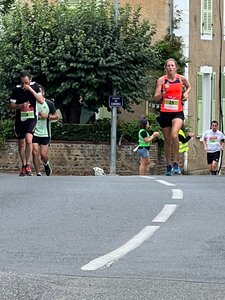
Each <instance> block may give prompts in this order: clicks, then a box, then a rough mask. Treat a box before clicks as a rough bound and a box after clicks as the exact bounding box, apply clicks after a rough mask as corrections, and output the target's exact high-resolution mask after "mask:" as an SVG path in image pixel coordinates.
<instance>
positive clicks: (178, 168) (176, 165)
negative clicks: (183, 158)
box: [173, 163, 181, 174]
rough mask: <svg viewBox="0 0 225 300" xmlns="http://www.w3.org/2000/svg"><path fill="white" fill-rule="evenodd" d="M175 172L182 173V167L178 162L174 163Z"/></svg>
mask: <svg viewBox="0 0 225 300" xmlns="http://www.w3.org/2000/svg"><path fill="white" fill-rule="evenodd" d="M173 173H174V174H181V170H180V167H179V166H178V164H177V163H174V164H173Z"/></svg>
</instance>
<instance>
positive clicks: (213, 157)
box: [207, 151, 220, 165]
mask: <svg viewBox="0 0 225 300" xmlns="http://www.w3.org/2000/svg"><path fill="white" fill-rule="evenodd" d="M219 159H220V151H216V152H213V153H209V152H207V162H208V165H211V163H212V162H213V161H216V162H217V163H218V161H219Z"/></svg>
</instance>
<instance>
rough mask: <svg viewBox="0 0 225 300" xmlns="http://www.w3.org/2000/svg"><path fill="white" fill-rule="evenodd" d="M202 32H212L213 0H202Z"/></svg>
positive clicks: (208, 33) (209, 33)
mask: <svg viewBox="0 0 225 300" xmlns="http://www.w3.org/2000/svg"><path fill="white" fill-rule="evenodd" d="M202 1H203V9H202V22H203V23H202V34H207V35H211V34H212V0H202Z"/></svg>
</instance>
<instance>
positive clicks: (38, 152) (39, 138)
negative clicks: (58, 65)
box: [32, 86, 59, 176]
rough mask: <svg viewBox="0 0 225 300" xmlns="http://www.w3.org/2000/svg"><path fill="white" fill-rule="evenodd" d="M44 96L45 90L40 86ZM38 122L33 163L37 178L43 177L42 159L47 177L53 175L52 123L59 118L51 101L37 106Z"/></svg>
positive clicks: (34, 137)
mask: <svg viewBox="0 0 225 300" xmlns="http://www.w3.org/2000/svg"><path fill="white" fill-rule="evenodd" d="M39 87H40V89H41V92H42V94H43V96H44V88H43V87H42V86H39ZM37 111H38V120H37V124H36V127H35V131H34V135H33V141H32V143H33V163H34V167H35V170H36V174H37V176H41V172H40V159H39V156H40V157H41V160H42V161H43V164H44V169H45V173H46V175H47V176H50V175H51V174H52V169H51V166H50V163H49V159H48V146H49V144H50V141H51V122H52V121H57V120H58V118H59V116H58V113H57V111H56V108H55V105H54V103H53V102H52V101H51V100H48V99H45V101H44V103H43V104H39V103H38V104H37Z"/></svg>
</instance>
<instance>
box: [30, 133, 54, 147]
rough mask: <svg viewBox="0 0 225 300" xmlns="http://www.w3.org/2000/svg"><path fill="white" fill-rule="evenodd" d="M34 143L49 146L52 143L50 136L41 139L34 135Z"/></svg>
mask: <svg viewBox="0 0 225 300" xmlns="http://www.w3.org/2000/svg"><path fill="white" fill-rule="evenodd" d="M32 143H33V144H38V145H48V144H49V143H50V137H48V136H44V137H40V136H36V135H33V140H32Z"/></svg>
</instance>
